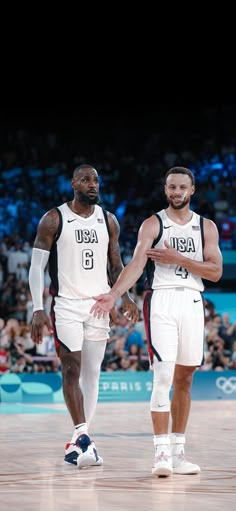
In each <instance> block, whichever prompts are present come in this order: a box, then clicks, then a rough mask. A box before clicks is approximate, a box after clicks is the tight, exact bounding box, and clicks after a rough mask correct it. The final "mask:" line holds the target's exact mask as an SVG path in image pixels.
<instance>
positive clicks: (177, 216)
mask: <svg viewBox="0 0 236 511" xmlns="http://www.w3.org/2000/svg"><path fill="white" fill-rule="evenodd" d="M165 211H166V214H167V216H168V218H170V220H173V222H175V223H176V224H180V225H185V224H187V223H188V222H190V220H191V218H192V216H193V212H192V211H191V209H189V206H188V205H186V206H185V207H184V208H182V209H174V208H172V207H171V206H169V207H168V208H167V209H166V210H165Z"/></svg>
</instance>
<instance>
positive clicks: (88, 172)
mask: <svg viewBox="0 0 236 511" xmlns="http://www.w3.org/2000/svg"><path fill="white" fill-rule="evenodd" d="M72 186H73V188H74V191H75V195H76V197H77V199H78V200H79V202H81V203H83V204H87V205H90V206H92V205H94V204H98V202H99V180H98V174H97V171H96V170H95V169H91V168H89V167H88V168H86V167H85V168H83V169H81V170H80V172H79V173H78V175H77V176H75V177H74V178H73V179H72Z"/></svg>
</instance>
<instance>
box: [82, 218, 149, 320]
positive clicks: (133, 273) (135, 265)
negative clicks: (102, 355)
mask: <svg viewBox="0 0 236 511" xmlns="http://www.w3.org/2000/svg"><path fill="white" fill-rule="evenodd" d="M158 231H159V222H158V220H157V218H156V217H155V216H152V217H150V218H148V219H147V220H144V222H143V223H142V225H141V227H140V229H139V233H138V240H137V244H136V247H135V250H134V254H133V257H132V260H131V261H130V263H129V264H127V266H125V268H123V270H122V272H121V273H120V275H119V277H118V279H117V281H116V283H115V284H114V286H113V287H112V289H111V290H110V291H109V293H106V294H103V295H99V296H95V297H94V298H95V299H96V300H97V303H95V304H94V305H93V307H92V309H91V312H92V313H93V314H94V316H98V317H101V316H102V315H105V314H106V313H107V312H109V311H110V310H111V308H112V307H113V306H114V304H115V302H116V300H117V298H118V297H119V296H122V295H123V294H124V293H125V292H126V291H127V290H128V289H130V288H131V287H132V286H133V285H134V284H135V282H137V280H138V279H139V278H140V277H141V275H142V273H143V269H144V267H145V265H146V262H147V255H146V251H147V250H148V248H150V247H151V246H152V243H153V240H154V239H155V238H156V237H157V235H158Z"/></svg>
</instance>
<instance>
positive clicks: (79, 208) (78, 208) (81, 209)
mask: <svg viewBox="0 0 236 511" xmlns="http://www.w3.org/2000/svg"><path fill="white" fill-rule="evenodd" d="M67 205H68V207H69V208H70V209H71V211H73V213H76V215H79V216H82V217H84V218H88V217H89V216H91V215H92V214H93V213H94V208H95V206H94V205H89V204H88V205H87V204H86V205H85V204H81V203H80V202H78V201H76V202H75V201H74V200H72V201H70V202H67Z"/></svg>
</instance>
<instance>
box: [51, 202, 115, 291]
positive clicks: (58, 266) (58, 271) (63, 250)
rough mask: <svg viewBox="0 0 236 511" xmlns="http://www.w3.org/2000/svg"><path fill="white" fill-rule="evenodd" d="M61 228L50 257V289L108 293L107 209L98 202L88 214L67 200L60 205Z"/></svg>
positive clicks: (58, 209)
mask: <svg viewBox="0 0 236 511" xmlns="http://www.w3.org/2000/svg"><path fill="white" fill-rule="evenodd" d="M56 209H57V211H58V214H59V219H60V223H59V229H58V234H57V237H56V239H55V241H54V243H53V246H52V249H51V252H50V257H49V275H50V278H51V285H50V293H51V295H52V296H61V297H64V298H69V299H78V298H79V299H86V298H91V297H92V296H96V295H97V294H100V293H107V292H108V291H109V289H110V286H109V284H108V274H107V261H108V244H109V226H108V221H107V216H106V212H105V211H103V209H102V208H101V207H100V206H98V205H95V208H94V212H93V214H92V215H91V216H89V217H88V218H83V217H81V216H79V215H77V214H76V213H74V212H73V211H72V210H71V209H70V208H69V206H68V205H67V203H64V204H62V205H61V206H59V207H58V208H56Z"/></svg>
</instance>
